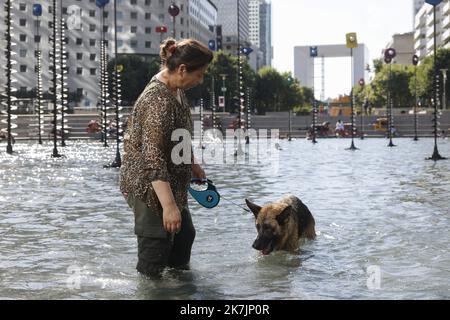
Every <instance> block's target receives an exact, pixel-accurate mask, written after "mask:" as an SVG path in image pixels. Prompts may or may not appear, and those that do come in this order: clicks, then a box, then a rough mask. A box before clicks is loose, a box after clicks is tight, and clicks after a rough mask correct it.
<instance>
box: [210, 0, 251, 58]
mask: <svg viewBox="0 0 450 320" xmlns="http://www.w3.org/2000/svg"><path fill="white" fill-rule="evenodd" d="M238 3H239V21H238V15H237V12H238V10H237V9H238ZM216 5H217V10H218V16H217V24H218V25H221V26H222V35H223V50H224V51H226V52H229V53H231V54H236V52H237V40H238V25H239V40H240V44H241V46H247V45H249V36H250V34H249V32H250V29H249V0H239V1H237V0H218V1H216Z"/></svg>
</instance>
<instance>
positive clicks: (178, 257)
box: [126, 193, 195, 277]
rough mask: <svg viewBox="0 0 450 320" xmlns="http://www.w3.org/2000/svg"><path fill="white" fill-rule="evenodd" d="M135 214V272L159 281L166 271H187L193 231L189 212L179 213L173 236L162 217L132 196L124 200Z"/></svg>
mask: <svg viewBox="0 0 450 320" xmlns="http://www.w3.org/2000/svg"><path fill="white" fill-rule="evenodd" d="M126 200H127V203H128V205H129V206H130V208H132V209H133V212H134V222H135V224H134V232H135V234H136V236H137V242H138V263H137V266H136V269H137V270H138V271H139V272H140V273H142V274H144V275H146V276H149V277H158V276H160V274H161V272H162V271H163V269H164V268H165V267H173V268H183V269H185V268H188V267H189V260H190V258H191V249H192V244H193V242H194V238H195V228H194V225H193V224H192V219H191V214H190V212H189V208H188V207H186V208H184V209H183V210H181V230H180V232H178V233H177V234H175V235H173V234H170V233H168V232H167V231H166V230H165V229H164V226H163V221H162V217H161V216H159V215H157V214H156V213H154V212H152V211H150V209H149V207H148V206H147V205H146V204H145V202H143V201H142V200H140V199H138V198H135V197H134V196H133V195H132V194H131V193H130V194H128V197H127V198H126Z"/></svg>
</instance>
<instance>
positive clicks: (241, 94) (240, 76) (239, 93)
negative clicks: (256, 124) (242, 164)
mask: <svg viewBox="0 0 450 320" xmlns="http://www.w3.org/2000/svg"><path fill="white" fill-rule="evenodd" d="M240 4H241V1H240V0H236V11H237V15H236V18H237V69H238V70H237V71H238V72H237V76H238V79H237V97H238V99H239V110H238V111H239V114H238V121H239V122H238V123H239V124H238V126H239V132H238V147H237V149H236V150H235V152H234V156H235V157H237V156H238V155H242V154H243V153H244V151H243V150H242V145H241V134H242V130H241V129H242V111H243V110H244V102H245V99H244V96H245V93H244V92H243V90H244V87H243V86H244V75H243V72H242V59H241V10H240Z"/></svg>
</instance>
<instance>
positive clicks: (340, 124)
mask: <svg viewBox="0 0 450 320" xmlns="http://www.w3.org/2000/svg"><path fill="white" fill-rule="evenodd" d="M335 131H336V135H337V136H338V137H342V136H344V131H345V127H344V123H343V122H342V120H340V119H339V120H338V122H336V129H335Z"/></svg>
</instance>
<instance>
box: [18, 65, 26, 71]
mask: <svg viewBox="0 0 450 320" xmlns="http://www.w3.org/2000/svg"><path fill="white" fill-rule="evenodd" d="M20 72H27V66H26V65H24V64H21V65H20Z"/></svg>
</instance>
